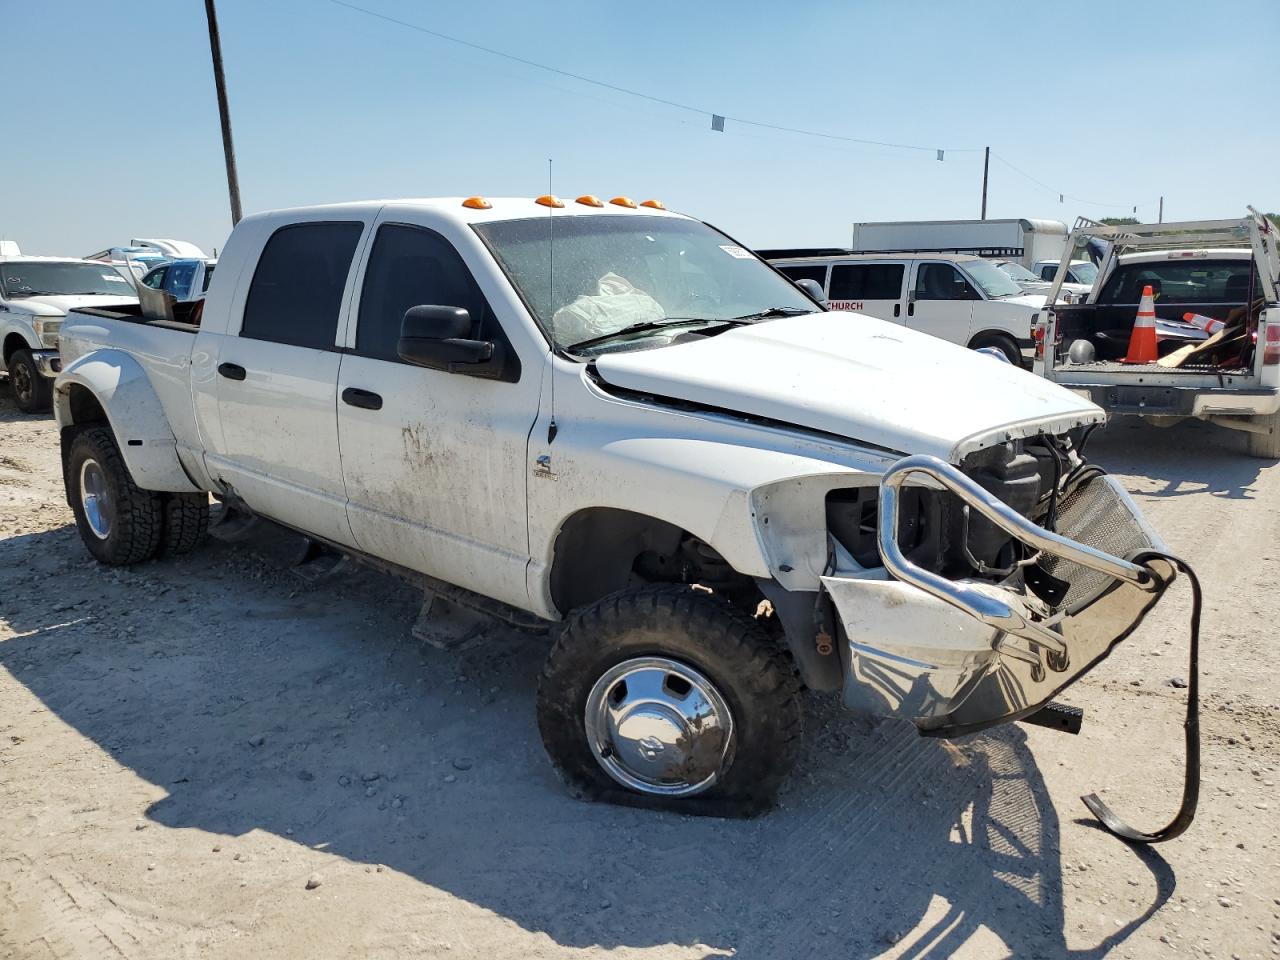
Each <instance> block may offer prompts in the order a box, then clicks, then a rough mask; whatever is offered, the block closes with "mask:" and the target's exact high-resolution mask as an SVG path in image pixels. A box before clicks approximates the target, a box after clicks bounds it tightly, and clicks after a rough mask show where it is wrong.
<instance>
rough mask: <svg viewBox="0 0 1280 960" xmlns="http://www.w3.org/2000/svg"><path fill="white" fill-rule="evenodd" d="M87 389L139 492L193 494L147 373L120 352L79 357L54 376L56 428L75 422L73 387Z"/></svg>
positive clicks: (194, 490)
mask: <svg viewBox="0 0 1280 960" xmlns="http://www.w3.org/2000/svg"><path fill="white" fill-rule="evenodd" d="M77 386H78V387H83V388H85V389H86V390H88V391H89V393H90V394H91V395H92V396H93V398H94V399H95V400H96V401H97V402H98V405H99V406H100V407H101V408H102V410H103V412H104V413H105V414H106V418H107V424H108V425H109V426H110V427H111V432H112V433H113V434H115V437H116V443H117V445H118V446H119V447H120V455H121V456H122V457H123V458H124V462H125V465H126V466H127V467H128V468H129V473H130V474H131V475H132V476H133V480H134V482H135V483H136V484H137V485H138V486H139V487H141V488H143V489H144V490H161V491H167V492H173V493H198V492H200V491H201V490H202V489H203V488H202V487H200V486H198V485H197V484H196V483H194V482H193V481H192V479H191V477H190V476H188V474H187V471H186V470H185V469H184V468H183V466H182V461H181V460H180V459H179V458H178V442H177V440H176V439H175V438H174V436H173V429H172V428H171V427H170V426H169V419H168V417H166V416H165V412H164V406H163V405H162V404H161V402H160V397H159V395H157V393H156V391H155V387H153V386H152V384H151V380H150V378H149V377H148V376H147V372H146V371H145V370H144V369H143V368H142V365H141V364H140V363H138V361H137V360H135V359H134V358H133V357H131V356H130V355H129V354H128V353H125V352H124V351H123V350H116V349H112V348H105V349H101V350H94V351H93V352H91V353H87V354H85V355H84V356H81V357H78V358H77V359H76V360H75V361H74V362H72V363H71V364H69V365H68V366H67V367H66V368H64V369H63V371H62V372H61V373H60V374H58V378H57V380H56V381H54V388H53V391H54V393H53V410H54V416H55V417H56V418H57V421H58V427H59V429H60V430H66V428H67V427H70V426H74V425H75V423H76V420H75V416H74V413H73V410H72V403H71V395H72V390H73V387H77Z"/></svg>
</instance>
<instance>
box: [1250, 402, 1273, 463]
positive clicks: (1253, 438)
mask: <svg viewBox="0 0 1280 960" xmlns="http://www.w3.org/2000/svg"><path fill="white" fill-rule="evenodd" d="M1252 419H1253V422H1254V423H1255V424H1257V425H1258V426H1265V427H1267V432H1266V433H1246V434H1245V436H1246V437H1248V445H1249V446H1248V449H1249V456H1251V457H1259V458H1260V459H1263V460H1280V413H1271V414H1267V415H1266V416H1260V417H1253V418H1252Z"/></svg>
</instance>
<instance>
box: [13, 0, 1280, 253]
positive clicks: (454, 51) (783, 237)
mask: <svg viewBox="0 0 1280 960" xmlns="http://www.w3.org/2000/svg"><path fill="white" fill-rule="evenodd" d="M352 2H354V3H357V4H359V5H360V6H364V7H367V8H369V9H374V10H377V11H379V12H382V13H385V14H387V15H389V16H393V17H396V18H399V19H402V20H406V21H411V22H414V23H417V24H421V25H422V26H424V27H428V28H430V29H433V30H437V31H441V32H444V33H448V34H452V35H454V36H458V37H463V38H466V39H469V40H472V41H474V42H476V43H480V44H483V45H485V46H488V47H492V48H496V49H498V50H503V51H507V52H510V53H512V54H515V55H518V56H521V57H524V58H527V59H530V60H535V61H539V62H542V63H547V64H550V65H554V66H557V67H559V68H561V69H564V70H568V71H572V72H575V73H579V74H583V75H586V76H590V77H594V78H597V79H599V80H602V81H606V82H609V83H613V84H617V85H619V86H623V87H628V88H631V89H635V90H640V91H644V92H646V93H649V94H651V95H653V96H656V97H660V98H666V99H670V100H673V101H678V102H681V103H687V104H691V105H694V106H696V107H699V108H701V109H705V110H706V111H708V113H707V114H697V113H690V112H686V111H682V110H676V109H672V108H669V107H664V106H660V105H658V104H655V103H652V102H648V101H645V100H639V99H636V98H633V97H630V96H626V95H623V94H620V93H614V92H610V91H607V90H603V89H600V88H598V87H592V86H589V85H586V84H583V83H581V82H578V81H575V80H570V79H567V78H565V77H557V76H552V75H550V74H547V73H544V72H542V71H540V70H537V69H534V68H531V67H528V66H524V65H521V64H518V63H512V62H510V61H506V60H501V59H497V58H494V57H491V56H489V55H486V54H483V53H480V52H478V51H475V50H470V49H467V48H464V47H459V46H456V45H453V44H450V43H447V42H444V41H441V40H437V39H433V38H432V37H429V36H425V35H423V34H421V33H417V32H414V31H412V30H408V29H405V28H403V27H398V26H395V25H393V24H390V23H386V22H384V21H380V20H378V19H375V18H372V17H369V16H366V15H364V14H361V13H357V12H354V11H352V10H349V9H346V8H343V7H341V6H338V5H336V4H334V3H332V2H330V0H219V3H218V11H219V18H220V21H221V27H222V42H223V52H224V56H225V62H226V70H227V81H228V87H229V94H230V100H231V111H232V121H233V124H234V132H235V138H236V148H237V155H238V161H239V166H240V182H241V190H242V193H243V197H244V207H245V211H246V212H252V211H257V210H264V209H270V208H272V207H280V206H292V205H297V204H307V203H321V202H329V201H340V200H353V199H368V198H377V197H392V196H439V195H444V196H450V195H459V194H461V195H467V194H472V193H482V194H489V195H492V196H510V195H517V196H519V195H536V194H539V193H542V192H544V190H545V188H546V183H547V158H549V157H550V158H553V159H554V182H555V190H556V192H557V193H558V194H561V195H563V196H576V195H578V194H580V193H596V194H601V195H610V196H612V195H615V194H618V193H624V194H628V195H630V196H633V197H635V198H637V199H643V198H646V197H657V198H660V199H662V200H664V201H665V202H666V203H667V205H668V206H669V207H671V208H673V209H679V210H683V211H685V212H688V213H691V214H694V215H696V216H699V217H701V218H703V219H706V220H709V221H711V222H712V223H715V224H716V225H717V226H719V227H721V228H722V229H724V230H726V231H727V232H729V233H731V234H733V235H735V236H736V237H738V238H739V239H740V240H742V241H744V242H746V243H748V244H751V245H755V246H772V245H777V246H782V245H826V244H842V243H847V242H848V239H849V233H850V224H851V223H852V222H853V221H856V220H895V219H925V218H928V219H935V218H936V219H944V218H960V217H976V216H977V215H978V212H979V195H980V187H981V176H982V154H981V152H958V149H959V148H975V147H977V148H980V147H982V146H985V145H990V146H991V147H992V149H993V151H994V152H995V153H996V155H997V156H999V157H1001V158H1004V159H1006V160H1007V161H1008V162H1009V163H1012V164H1013V165H1015V166H1016V167H1018V168H1020V169H1021V170H1023V171H1025V172H1026V173H1028V174H1030V175H1032V176H1033V177H1035V178H1036V179H1038V180H1041V181H1043V182H1044V183H1045V184H1048V185H1049V186H1050V188H1051V189H1045V188H1044V187H1041V186H1038V185H1037V184H1035V183H1032V182H1030V181H1029V180H1027V179H1025V178H1024V177H1023V176H1021V175H1019V174H1018V173H1015V172H1014V171H1013V170H1011V169H1010V168H1009V167H1007V166H1005V165H1004V164H1003V163H1001V162H998V161H996V160H993V161H992V167H991V188H990V200H989V207H988V215H989V216H992V217H1007V216H1021V217H1044V218H1052V219H1059V220H1066V221H1067V222H1068V223H1069V222H1070V221H1071V220H1072V219H1073V218H1074V217H1075V216H1076V215H1077V214H1085V215H1088V216H1096V217H1102V216H1109V215H1120V214H1126V213H1128V212H1129V207H1130V206H1131V205H1132V204H1138V205H1139V216H1141V217H1143V218H1144V219H1155V213H1156V208H1155V203H1154V202H1155V199H1156V197H1158V196H1159V195H1160V194H1164V196H1165V215H1166V219H1187V218H1193V217H1212V216H1234V215H1238V214H1240V213H1242V212H1243V207H1244V204H1246V203H1253V204H1255V205H1258V206H1261V207H1263V208H1265V209H1273V210H1274V209H1277V208H1280V196H1277V192H1278V191H1277V182H1276V180H1277V178H1276V170H1277V164H1278V160H1280V123H1277V122H1276V120H1275V119H1274V115H1273V114H1274V105H1273V104H1272V103H1271V100H1273V99H1274V93H1275V88H1274V82H1273V81H1272V80H1271V79H1270V78H1269V75H1268V74H1273V73H1274V69H1273V68H1272V67H1266V68H1265V71H1264V68H1263V67H1262V66H1255V67H1253V68H1252V69H1251V68H1250V66H1249V61H1250V60H1256V61H1258V62H1259V63H1260V64H1264V63H1269V62H1270V61H1269V60H1267V59H1265V58H1269V57H1274V56H1275V55H1276V53H1275V51H1277V50H1278V49H1280V4H1277V3H1276V2H1275V0H1216V2H1213V3H1209V2H1207V0H1204V2H1198V3H1188V2H1177V0H1164V2H1145V0H1125V2H1121V3H1110V4H1105V5H1104V4H1088V3H1075V4H1070V3H1067V4H1064V3H1048V2H1044V3H1033V2H1026V0H1024V2H1016V3H1015V2H995V0H967V2H943V0H930V2H925V0H858V2H834V0H826V2H803V0H792V2H790V3H778V2H776V0H775V2H772V3H765V2H756V0H741V2H738V3H733V4H730V3H721V2H716V0H703V2H691V0H678V2H677V0H647V2H644V3H640V2H634V0H633V2H630V3H623V2H618V0H563V2H542V3H528V2H525V3H520V2H514V0H495V2H489V0H472V2H469V3H453V4H445V3H430V2H426V0H352ZM0 14H3V23H4V29H5V33H6V36H7V42H6V44H5V62H4V78H5V85H6V88H7V89H6V94H7V95H6V98H5V99H6V102H7V105H8V107H9V110H10V114H9V116H8V118H7V124H6V129H7V133H8V136H7V137H6V141H5V144H4V147H3V149H0V157H2V158H3V159H0V179H2V181H3V183H4V190H3V193H0V236H2V237H7V238H9V239H15V240H17V241H18V242H19V243H20V244H22V246H23V248H24V250H26V251H27V252H30V253H47V254H65V255H79V254H84V253H88V252H91V251H92V250H94V249H100V248H101V247H104V246H107V245H109V244H113V243H123V242H125V241H127V240H128V239H129V238H130V237H133V236H171V237H180V238H183V239H189V240H193V241H195V242H197V243H199V244H201V245H202V246H204V247H205V248H206V249H209V248H212V247H218V246H221V245H222V243H223V242H224V240H225V238H226V235H227V233H228V232H229V230H230V216H229V213H228V204H227V194H226V181H225V176H224V173H223V167H222V151H221V141H220V138H219V133H218V121H217V106H216V101H215V99H214V93H213V81H212V73H211V69H210V65H209V53H208V38H207V33H206V28H205V23H204V8H203V3H202V2H201V0H163V2H159V0H153V2H146V0H133V2H131V3H129V4H113V3H102V2H100V0H92V2H90V0H43V2H39V3H31V2H22V0H0ZM1251 91H1256V92H1251ZM20 106H21V107H23V108H24V109H25V111H27V112H26V114H25V116H26V117H29V118H30V122H27V120H25V119H24V112H23V110H19V107H20ZM14 111H17V112H14ZM711 111H714V112H716V113H721V114H726V115H728V116H731V117H732V116H739V117H745V118H750V119H757V120H761V121H764V122H768V123H775V124H779V125H783V126H792V127H799V128H806V129H810V130H818V131H826V132H831V133H837V134H843V135H847V136H853V137H861V138H867V139H875V140H884V141H893V142H900V143H908V144H919V145H922V146H926V147H929V148H935V147H936V148H942V149H945V150H946V151H947V153H946V159H945V160H944V161H943V162H941V163H939V162H938V161H937V160H935V159H934V155H933V153H932V152H927V151H911V150H895V149H886V148H881V147H872V146H860V145H855V144H846V143H836V142H832V141H825V140H821V139H816V138H813V137H804V136H795V135H790V134H786V133H781V132H776V131H770V130H766V129H761V128H753V127H747V126H743V125H741V124H736V123H734V122H733V121H732V120H731V121H729V123H728V124H727V126H726V130H725V132H724V133H716V132H713V131H712V130H711V128H710V126H711V121H710V116H709V113H710V112H711ZM1059 191H1061V192H1065V193H1067V194H1070V195H1073V196H1076V197H1080V198H1084V199H1086V200H1094V201H1101V202H1103V203H1109V204H1115V205H1116V206H1102V205H1096V204H1086V203H1082V202H1076V201H1071V200H1068V201H1067V202H1066V203H1059V202H1058V197H1057V193H1058V192H1059Z"/></svg>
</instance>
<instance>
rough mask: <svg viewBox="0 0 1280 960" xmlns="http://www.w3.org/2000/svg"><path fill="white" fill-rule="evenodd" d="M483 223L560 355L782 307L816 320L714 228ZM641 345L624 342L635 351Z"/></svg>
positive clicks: (479, 228)
mask: <svg viewBox="0 0 1280 960" xmlns="http://www.w3.org/2000/svg"><path fill="white" fill-rule="evenodd" d="M550 221H551V217H549V216H546V217H536V218H530V219H527V220H502V221H495V222H493V223H481V224H476V226H475V230H476V232H477V233H479V234H480V236H481V238H482V239H484V241H485V242H486V243H487V244H488V245H489V248H490V249H491V250H492V251H493V253H494V255H495V256H496V257H497V259H498V262H499V264H500V265H501V266H502V269H503V270H504V271H505V272H506V274H507V277H508V278H509V279H510V280H511V282H512V284H514V285H515V287H516V289H517V290H518V291H519V292H520V295H521V297H523V299H524V302H525V304H526V305H527V306H528V307H529V310H530V311H531V312H532V313H533V315H534V318H535V319H536V320H537V321H538V323H539V324H540V325H541V327H542V329H543V330H544V331H546V332H547V333H548V334H549V335H550V336H551V338H552V340H553V341H554V342H555V344H556V346H558V347H570V346H573V345H574V344H580V343H583V342H584V341H588V340H595V339H598V338H602V337H608V336H609V335H610V334H614V333H617V332H618V331H621V330H623V329H624V328H628V327H633V326H636V325H640V324H644V325H649V324H652V325H653V327H651V328H649V329H647V330H644V331H637V333H636V338H640V339H642V338H643V337H645V336H654V335H665V336H670V335H672V334H673V333H674V332H677V331H678V332H685V331H689V330H694V329H697V327H696V325H693V324H683V325H680V326H673V327H672V328H671V330H669V331H666V333H665V334H659V333H658V331H657V330H656V328H657V327H660V326H661V325H662V324H663V323H664V321H668V320H686V319H692V320H705V321H716V320H730V319H735V318H747V317H750V316H751V315H752V314H758V313H765V312H766V311H769V310H773V309H777V310H779V311H781V312H792V311H794V312H796V313H814V312H817V311H818V310H819V307H817V306H816V305H815V304H814V303H813V301H812V300H810V299H809V298H808V297H806V296H805V295H804V294H802V293H801V292H800V291H799V290H797V289H796V288H795V287H794V286H793V285H792V284H791V283H790V282H789V281H788V280H787V279H786V278H785V277H782V276H780V275H778V274H777V273H774V272H773V270H771V269H770V268H769V267H767V266H765V264H764V263H762V262H761V261H760V260H758V259H757V258H756V256H755V254H753V253H751V252H750V251H749V250H745V249H743V248H742V247H740V246H738V245H737V244H735V243H733V242H732V241H731V240H730V239H729V238H728V237H726V236H725V235H724V234H722V233H719V232H718V231H716V230H713V229H712V228H711V227H708V226H706V225H705V224H702V223H698V222H696V221H692V220H683V219H677V218H676V217H654V216H635V215H629V216H628V215H621V216H559V217H556V218H555V224H554V230H555V251H554V252H555V257H554V268H555V276H554V285H553V279H552V257H551V252H552V250H551V231H552V224H551V222H550ZM638 342H639V339H635V338H633V339H631V340H627V341H620V343H619V344H617V345H619V346H633V345H636V344H638Z"/></svg>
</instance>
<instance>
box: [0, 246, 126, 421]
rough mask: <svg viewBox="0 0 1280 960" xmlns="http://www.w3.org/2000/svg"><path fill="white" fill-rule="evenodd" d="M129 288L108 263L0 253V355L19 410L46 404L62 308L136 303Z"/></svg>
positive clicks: (36, 409) (54, 367)
mask: <svg viewBox="0 0 1280 960" xmlns="http://www.w3.org/2000/svg"><path fill="white" fill-rule="evenodd" d="M134 292H135V291H134V288H133V284H131V283H130V282H129V281H128V280H126V279H125V278H124V277H122V276H120V274H118V273H116V271H115V270H114V269H112V267H110V266H109V265H107V264H103V263H91V262H89V261H86V260H69V259H67V258H65V257H29V256H23V255H22V254H20V253H14V254H12V255H9V256H3V255H0V359H2V360H3V361H4V369H5V371H6V372H7V373H8V374H9V386H10V388H11V389H12V390H13V402H14V403H15V404H16V405H17V407H18V409H19V410H21V411H22V412H23V413H44V412H46V411H47V410H48V409H49V403H50V401H51V399H52V396H53V390H52V386H53V376H54V374H55V373H56V372H57V359H58V330H59V328H60V327H61V326H62V321H63V318H64V317H65V316H66V314H67V311H68V310H69V309H71V308H72V307H83V306H99V307H106V306H120V305H124V304H130V303H137V302H138V300H137V297H136V296H135V295H134Z"/></svg>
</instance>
